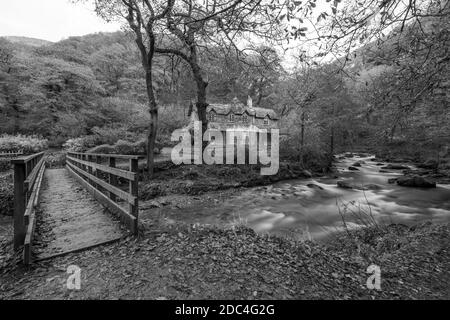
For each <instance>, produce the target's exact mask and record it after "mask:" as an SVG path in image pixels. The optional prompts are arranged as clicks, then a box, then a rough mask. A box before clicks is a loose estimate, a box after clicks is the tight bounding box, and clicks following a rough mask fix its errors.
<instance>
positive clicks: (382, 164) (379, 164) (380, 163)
mask: <svg viewBox="0 0 450 320" xmlns="http://www.w3.org/2000/svg"><path fill="white" fill-rule="evenodd" d="M375 165H376V166H384V163H382V162H378V163H377V164H375Z"/></svg>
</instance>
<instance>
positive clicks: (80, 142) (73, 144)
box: [63, 136, 102, 152]
mask: <svg viewBox="0 0 450 320" xmlns="http://www.w3.org/2000/svg"><path fill="white" fill-rule="evenodd" d="M101 144H102V143H101V142H100V140H99V138H98V136H83V137H79V138H73V139H69V140H67V141H66V143H64V145H63V147H64V149H66V150H67V151H73V152H85V151H87V150H89V149H91V148H94V147H95V146H98V145H101Z"/></svg>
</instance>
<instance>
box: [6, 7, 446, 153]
mask: <svg viewBox="0 0 450 320" xmlns="http://www.w3.org/2000/svg"><path fill="white" fill-rule="evenodd" d="M433 4H434V1H432V2H431V4H430V6H432V5H433ZM429 10H432V9H429ZM417 21H418V22H417V23H416V22H414V23H410V24H406V26H403V25H402V26H397V27H395V28H393V30H391V31H390V32H389V34H388V35H386V36H385V38H384V39H382V41H381V40H374V41H371V42H369V41H367V40H362V41H366V42H367V43H366V44H364V42H363V45H360V46H359V47H358V48H357V49H354V50H352V51H351V53H349V54H347V55H345V56H344V57H342V58H338V59H337V60H335V61H330V62H326V63H323V62H321V63H318V61H320V60H318V59H320V58H317V56H321V55H324V54H325V53H322V52H320V53H316V54H314V55H311V56H307V53H305V52H302V50H301V49H298V50H297V51H296V52H295V54H294V55H293V58H292V59H291V60H293V61H291V62H290V64H289V65H288V66H286V63H284V61H283V59H282V53H281V52H279V50H278V51H277V50H275V49H273V48H272V47H270V46H264V45H260V46H259V47H256V48H255V49H254V50H253V51H251V53H250V54H246V53H245V54H244V53H233V52H230V51H228V50H225V49H224V48H221V47H220V46H219V44H211V45H210V46H209V47H208V48H204V47H203V46H200V45H199V55H200V58H199V61H201V69H202V72H203V73H204V77H205V78H207V80H208V86H207V102H209V103H217V102H221V103H227V102H229V101H231V100H232V99H233V98H234V97H237V98H239V99H240V100H241V101H246V99H247V96H251V97H253V101H254V102H255V105H257V106H260V107H265V108H272V109H274V110H276V111H277V112H278V113H279V114H280V116H281V117H282V122H283V124H282V127H284V128H287V131H288V132H289V140H290V141H287V142H286V143H285V145H284V147H285V148H288V150H289V151H287V152H289V154H290V155H291V156H293V157H295V156H296V153H297V154H298V153H299V152H300V149H304V150H308V151H305V152H304V153H309V152H310V151H311V152H327V153H334V152H336V151H343V150H345V151H348V150H358V149H370V150H373V151H378V150H389V149H392V152H396V151H397V150H401V151H402V152H405V156H410V157H415V158H418V159H417V160H426V159H421V158H423V157H434V158H437V153H438V152H439V151H441V149H442V148H443V147H445V146H447V145H448V142H449V138H450V137H449V126H448V125H447V124H448V120H449V108H448V99H449V97H448V86H449V80H448V76H447V75H448V74H449V72H448V71H449V64H448V30H447V29H448V23H449V22H448V19H446V16H445V15H437V16H433V15H429V16H426V17H423V18H422V17H420V18H418V20H417ZM163 40H164V39H162V40H161V41H163ZM165 41H168V40H165ZM167 47H170V45H167ZM329 50H330V51H332V50H334V49H333V48H330V49H329ZM0 57H1V59H0V61H1V66H0V67H1V68H0V72H1V73H0V83H1V91H0V101H1V114H2V117H1V131H2V133H4V134H12V135H14V134H19V133H20V134H28V135H33V134H36V135H39V136H42V137H43V138H45V139H47V140H48V143H49V146H50V147H52V148H61V147H62V146H63V145H64V143H66V141H67V140H69V139H74V138H82V139H85V142H82V144H84V143H85V145H83V146H82V150H83V151H86V150H87V149H89V148H92V147H95V146H96V145H99V144H104V143H108V144H114V143H115V142H117V140H119V139H123V140H125V141H132V142H136V141H138V140H139V139H141V138H143V139H145V131H146V130H147V128H148V123H149V121H150V120H149V113H148V107H147V106H148V98H147V95H146V89H145V87H146V84H145V72H143V70H142V65H141V58H140V53H139V50H138V48H137V47H136V45H135V43H134V36H133V34H132V32H131V31H127V32H117V33H112V34H102V33H99V34H92V35H88V36H83V37H71V38H69V39H67V40H63V41H60V42H58V43H48V42H45V41H41V42H39V41H31V40H30V39H20V38H16V39H9V40H8V38H2V39H1V43H0ZM152 72H153V82H152V83H153V87H154V91H155V95H156V99H157V101H158V104H159V105H160V111H159V117H160V119H159V124H158V134H157V139H158V140H160V141H161V142H162V141H164V142H166V143H167V142H169V140H170V139H169V138H168V136H169V135H170V133H171V132H172V131H173V130H174V129H177V128H180V127H181V126H182V125H183V124H185V123H186V120H187V119H188V114H189V106H190V104H191V102H192V101H195V99H196V84H195V81H194V79H193V76H192V71H191V70H190V68H189V66H188V65H186V63H184V61H182V59H181V58H179V57H177V56H175V55H171V56H170V55H164V54H161V55H156V56H155V63H154V68H153V71H152ZM419 133H420V134H419ZM92 136H102V137H105V138H104V139H97V141H95V140H96V139H95V138H92ZM113 136H114V138H113ZM90 137H91V140H89V139H90ZM101 140H104V141H101ZM114 140H116V141H114ZM394 149H395V150H394ZM430 151H431V153H430ZM433 151H434V152H433Z"/></svg>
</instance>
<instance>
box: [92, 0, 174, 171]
mask: <svg viewBox="0 0 450 320" xmlns="http://www.w3.org/2000/svg"><path fill="white" fill-rule="evenodd" d="M174 3H175V0H167V1H162V0H161V1H150V0H144V1H138V0H115V1H108V0H95V5H96V11H97V13H98V14H99V15H100V16H101V17H103V18H105V19H106V20H109V19H117V18H118V19H125V20H126V22H127V23H128V27H129V28H130V29H131V30H132V31H133V32H134V35H135V42H136V45H137V47H138V49H139V52H140V54H141V59H142V67H143V69H144V73H145V82H146V91H147V96H148V105H149V114H150V123H149V129H148V136H147V167H148V173H149V175H150V176H151V175H152V174H153V167H154V149H155V140H156V134H157V129H158V103H157V101H156V96H155V91H154V88H153V58H154V55H155V48H156V46H155V41H156V33H157V31H158V27H159V26H160V25H159V24H160V22H161V21H162V20H163V19H166V18H167V17H168V14H169V13H170V12H171V10H172V8H173V5H174Z"/></svg>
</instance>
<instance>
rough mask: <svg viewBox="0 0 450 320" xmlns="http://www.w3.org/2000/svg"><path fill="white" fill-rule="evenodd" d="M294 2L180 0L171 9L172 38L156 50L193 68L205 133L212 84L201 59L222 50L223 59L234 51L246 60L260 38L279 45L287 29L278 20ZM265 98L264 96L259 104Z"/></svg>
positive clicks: (283, 0)
mask: <svg viewBox="0 0 450 320" xmlns="http://www.w3.org/2000/svg"><path fill="white" fill-rule="evenodd" d="M290 3H291V2H290V1H287V0H275V1H268V0H264V1H263V0H258V1H254V0H233V1H228V2H221V1H199V0H179V1H177V2H176V4H175V5H174V6H173V7H172V8H171V11H170V12H169V13H168V14H167V19H166V28H167V30H168V31H169V36H164V37H163V38H162V41H161V42H160V45H158V47H157V48H156V50H155V51H156V52H157V53H161V54H166V55H176V56H178V57H180V58H181V59H183V60H184V61H185V62H187V63H188V65H189V66H190V68H191V71H192V76H193V78H194V81H195V83H196V85H197V88H196V91H197V102H196V107H197V111H198V114H199V119H200V121H202V123H203V130H205V129H206V125H207V119H206V107H207V106H208V103H207V87H208V82H209V81H208V75H207V74H206V72H205V67H204V65H205V63H204V62H203V61H202V60H201V58H202V57H205V58H206V59H208V55H214V54H215V53H217V50H222V51H223V52H225V54H222V56H226V53H232V52H233V53H235V55H236V57H237V58H238V59H242V58H243V57H246V56H247V55H246V52H247V51H255V49H254V48H252V43H253V42H257V41H258V40H256V39H259V40H266V41H269V40H270V41H278V42H281V41H283V40H285V39H284V38H283V37H282V36H281V34H282V32H281V30H282V28H283V26H282V24H281V23H280V20H279V19H278V18H276V17H277V16H279V15H280V14H281V13H280V12H281V11H282V10H288V11H289V10H292V8H293V7H292V5H290V6H288V4H290ZM252 37H253V38H254V39H251V38H252ZM238 43H240V45H239V44H238ZM267 44H269V42H267ZM242 45H243V46H244V47H242ZM256 85H258V84H254V87H255V88H254V90H253V91H255V90H256V89H257V88H256ZM259 86H262V84H259ZM260 92H261V91H260ZM261 99H262V93H261V94H260V95H259V98H258V101H260V100H261Z"/></svg>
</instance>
